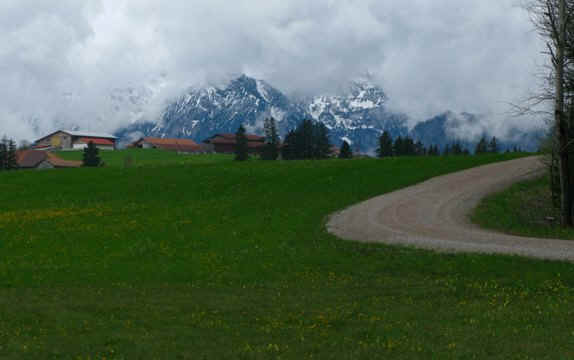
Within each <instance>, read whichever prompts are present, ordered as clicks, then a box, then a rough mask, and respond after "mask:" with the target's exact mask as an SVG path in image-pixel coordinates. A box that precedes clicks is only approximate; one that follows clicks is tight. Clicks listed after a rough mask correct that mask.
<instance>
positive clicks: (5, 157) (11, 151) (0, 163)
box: [0, 136, 18, 171]
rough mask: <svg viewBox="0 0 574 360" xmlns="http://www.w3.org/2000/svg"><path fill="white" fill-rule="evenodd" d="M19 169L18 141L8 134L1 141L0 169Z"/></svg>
mask: <svg viewBox="0 0 574 360" xmlns="http://www.w3.org/2000/svg"><path fill="white" fill-rule="evenodd" d="M16 169H18V161H17V160H16V142H15V141H14V140H12V139H8V138H7V137H6V136H4V137H3V138H2V141H0V171H2V170H16Z"/></svg>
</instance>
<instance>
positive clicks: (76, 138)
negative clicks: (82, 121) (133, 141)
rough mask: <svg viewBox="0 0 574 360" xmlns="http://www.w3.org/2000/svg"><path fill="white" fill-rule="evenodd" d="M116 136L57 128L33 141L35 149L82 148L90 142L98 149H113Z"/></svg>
mask: <svg viewBox="0 0 574 360" xmlns="http://www.w3.org/2000/svg"><path fill="white" fill-rule="evenodd" d="M116 141H117V138H116V137H115V136H113V135H110V134H101V133H90V132H82V131H68V130H58V131H56V132H53V133H51V134H49V135H46V136H44V137H43V138H40V139H38V140H36V141H35V142H34V146H33V148H34V149H37V150H83V149H84V148H86V147H87V146H88V143H90V142H92V143H93V144H94V145H95V146H96V147H97V148H98V149H100V150H115V149H116Z"/></svg>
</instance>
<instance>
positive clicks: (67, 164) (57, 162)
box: [47, 152, 82, 168]
mask: <svg viewBox="0 0 574 360" xmlns="http://www.w3.org/2000/svg"><path fill="white" fill-rule="evenodd" d="M47 155H48V162H49V163H50V164H52V165H53V166H54V167H57V168H76V167H81V166H82V162H81V161H73V160H64V159H61V158H59V157H57V156H56V155H54V154H52V153H51V152H49V153H47Z"/></svg>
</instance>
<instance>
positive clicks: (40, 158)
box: [16, 150, 82, 169]
mask: <svg viewBox="0 0 574 360" xmlns="http://www.w3.org/2000/svg"><path fill="white" fill-rule="evenodd" d="M16 162H17V163H18V167H19V168H21V169H53V168H76V167H80V166H82V162H81V161H68V160H63V159H61V158H59V157H57V156H56V155H54V154H52V153H51V152H48V151H42V150H22V151H18V152H16Z"/></svg>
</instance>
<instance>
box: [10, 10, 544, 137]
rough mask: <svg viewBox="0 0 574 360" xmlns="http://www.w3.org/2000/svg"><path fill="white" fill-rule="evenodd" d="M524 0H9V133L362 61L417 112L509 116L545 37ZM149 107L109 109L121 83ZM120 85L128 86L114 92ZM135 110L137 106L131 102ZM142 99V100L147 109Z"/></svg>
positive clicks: (95, 123) (326, 75)
mask: <svg viewBox="0 0 574 360" xmlns="http://www.w3.org/2000/svg"><path fill="white" fill-rule="evenodd" d="M517 3H518V1H517V0H411V1H408V2H406V1H402V0H372V1H371V0H313V1H309V0H234V1H230V0H169V1H160V0H81V1H78V0H57V1H54V0H2V1H0V34H1V35H0V40H1V41H0V78H1V79H2V82H1V86H0V133H4V132H5V133H7V134H8V135H10V136H13V137H16V138H18V139H23V138H28V139H34V137H36V136H37V135H38V134H37V133H35V130H34V129H37V132H40V133H43V132H45V131H50V130H53V129H55V128H57V127H68V126H71V125H72V124H78V125H79V126H81V127H82V128H83V129H85V130H91V131H107V132H111V131H113V130H115V129H116V128H117V127H118V126H121V125H122V124H125V123H126V122H129V121H130V120H131V119H133V118H136V117H140V116H144V117H146V118H150V119H153V118H154V116H155V114H157V111H158V109H160V108H161V106H162V104H163V103H164V102H165V101H166V100H167V99H169V98H171V97H173V96H176V95H177V94H180V93H181V92H182V91H183V90H184V89H185V88H187V87H189V86H191V85H196V84H202V83H213V82H215V83H219V82H222V81H225V80H228V79H229V78H230V77H231V76H234V75H237V74H241V73H246V74H248V75H251V76H254V77H257V78H260V79H265V80H267V81H268V82H269V83H271V84H272V85H274V86H276V87H277V88H279V89H281V90H284V91H288V92H298V93H307V94H313V93H318V92H333V91H335V90H334V89H336V88H337V87H338V86H340V85H341V84H342V83H344V82H346V81H348V80H349V79H352V78H354V77H357V76H359V75H361V74H363V73H365V72H367V71H369V72H371V73H373V74H374V76H375V79H376V81H377V82H378V83H379V84H380V85H381V86H382V87H383V88H384V89H385V91H386V92H387V94H388V96H389V97H390V103H389V105H390V106H391V107H392V108H393V109H395V110H397V111H403V112H405V113H407V114H408V115H409V116H410V117H411V118H412V119H413V122H415V121H420V120H424V119H426V118H428V117H430V116H433V115H436V114H439V113H442V112H444V111H445V110H452V111H455V112H463V111H466V112H472V113H480V114H487V115H488V116H487V117H486V118H487V120H485V122H487V123H488V124H487V126H489V127H491V128H495V129H504V128H507V127H508V126H510V125H512V124H521V125H520V126H524V127H529V126H534V125H537V124H539V123H537V122H536V120H534V119H530V118H527V119H507V116H506V112H507V111H508V110H509V107H508V105H507V103H509V102H514V103H516V102H519V101H520V100H522V99H524V98H526V97H527V96H528V94H529V93H531V92H534V91H535V90H536V88H537V86H538V85H540V80H539V79H538V78H537V76H536V75H537V74H538V73H540V71H541V67H542V66H543V65H544V62H545V59H544V58H543V57H542V56H541V55H540V52H541V50H542V48H543V43H542V42H541V40H540V39H539V38H538V36H537V35H536V33H535V32H534V31H533V27H532V24H531V23H530V20H529V17H528V14H527V13H526V12H525V11H524V10H522V8H521V7H519V6H517ZM126 88H134V89H138V91H142V89H146V91H147V93H148V96H150V97H151V100H150V101H149V103H148V104H147V105H145V107H143V108H142V107H141V106H140V105H137V106H134V107H129V106H127V107H125V108H122V109H121V111H119V112H118V111H116V109H114V108H113V103H111V102H110V100H109V99H110V94H118V89H126ZM119 94H125V92H121V91H120V92H119ZM136 110H137V112H136ZM140 110H144V111H143V112H141V111H140Z"/></svg>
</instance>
